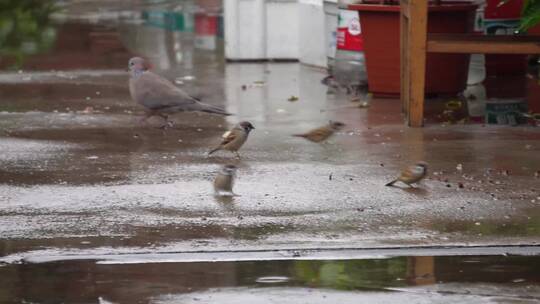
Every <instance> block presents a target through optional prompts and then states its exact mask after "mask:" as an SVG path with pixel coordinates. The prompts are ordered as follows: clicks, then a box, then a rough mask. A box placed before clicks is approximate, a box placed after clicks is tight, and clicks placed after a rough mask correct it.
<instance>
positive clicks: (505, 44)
mask: <svg viewBox="0 0 540 304" xmlns="http://www.w3.org/2000/svg"><path fill="white" fill-rule="evenodd" d="M427 51H428V52H430V53H464V54H540V36H517V35H516V36H499V35H485V36H483V35H472V34H430V35H429V36H428V41H427Z"/></svg>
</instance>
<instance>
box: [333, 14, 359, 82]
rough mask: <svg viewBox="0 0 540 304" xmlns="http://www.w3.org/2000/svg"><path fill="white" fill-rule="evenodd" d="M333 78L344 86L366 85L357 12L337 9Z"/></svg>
mask: <svg viewBox="0 0 540 304" xmlns="http://www.w3.org/2000/svg"><path fill="white" fill-rule="evenodd" d="M334 78H335V79H336V80H337V81H338V82H339V83H340V84H342V85H345V86H351V85H352V86H363V85H366V84H367V73H366V63H365V57H364V40H363V38H362V28H361V26H360V15H359V14H358V12H357V11H352V10H348V9H343V8H340V9H339V16H338V28H337V35H336V58H335V67H334Z"/></svg>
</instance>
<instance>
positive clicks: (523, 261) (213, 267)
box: [0, 255, 540, 303]
mask: <svg viewBox="0 0 540 304" xmlns="http://www.w3.org/2000/svg"><path fill="white" fill-rule="evenodd" d="M471 260H474V261H475V263H470V261H471ZM539 267H540V256H501V255H498V256H490V255H487V256H404V257H394V258H387V259H380V258H378V259H370V258H367V259H356V260H309V259H308V260H283V261H245V262H219V261H215V262H198V263H192V262H186V263H145V264H97V263H95V261H92V260H81V261H59V262H48V263H40V264H12V265H7V266H4V267H0V283H1V284H0V302H32V303H34V302H35V303H49V302H51V303H52V302H79V303H81V302H83V303H86V302H94V303H95V302H97V301H102V302H99V303H108V302H110V303H246V302H247V301H248V300H253V301H254V302H253V303H276V302H279V303H335V302H336V301H341V302H342V303H358V301H359V300H361V301H365V302H371V303H395V302H396V301H403V300H406V301H408V302H410V303H508V302H512V303H535V302H537V301H540V276H539V275H538V274H539V273H540V268H539ZM269 283H273V284H269ZM276 285H278V286H276ZM100 298H101V299H100ZM103 301H108V302H103Z"/></svg>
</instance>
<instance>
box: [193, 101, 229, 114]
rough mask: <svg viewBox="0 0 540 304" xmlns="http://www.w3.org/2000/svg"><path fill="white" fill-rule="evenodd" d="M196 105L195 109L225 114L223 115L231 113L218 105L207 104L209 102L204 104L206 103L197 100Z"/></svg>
mask: <svg viewBox="0 0 540 304" xmlns="http://www.w3.org/2000/svg"><path fill="white" fill-rule="evenodd" d="M198 106H199V107H198V109H197V111H201V112H206V113H212V114H219V115H225V116H229V115H232V114H231V113H229V112H227V111H225V110H223V109H222V108H220V107H216V106H213V105H209V104H206V103H202V102H199V103H198Z"/></svg>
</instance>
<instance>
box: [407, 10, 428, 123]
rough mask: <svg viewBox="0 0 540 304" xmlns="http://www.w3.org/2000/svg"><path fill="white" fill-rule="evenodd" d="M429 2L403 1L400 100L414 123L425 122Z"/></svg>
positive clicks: (409, 119) (408, 118) (410, 120)
mask: <svg viewBox="0 0 540 304" xmlns="http://www.w3.org/2000/svg"><path fill="white" fill-rule="evenodd" d="M427 2H428V1H427V0H408V1H401V3H402V4H401V5H402V7H401V26H402V28H401V54H402V57H401V61H402V63H401V69H402V71H401V93H402V94H401V101H402V104H403V106H404V107H405V111H406V114H407V121H408V125H409V126H411V127H421V126H422V125H423V124H424V88H425V81H426V78H425V77H426V39H427V5H428V3H427Z"/></svg>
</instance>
